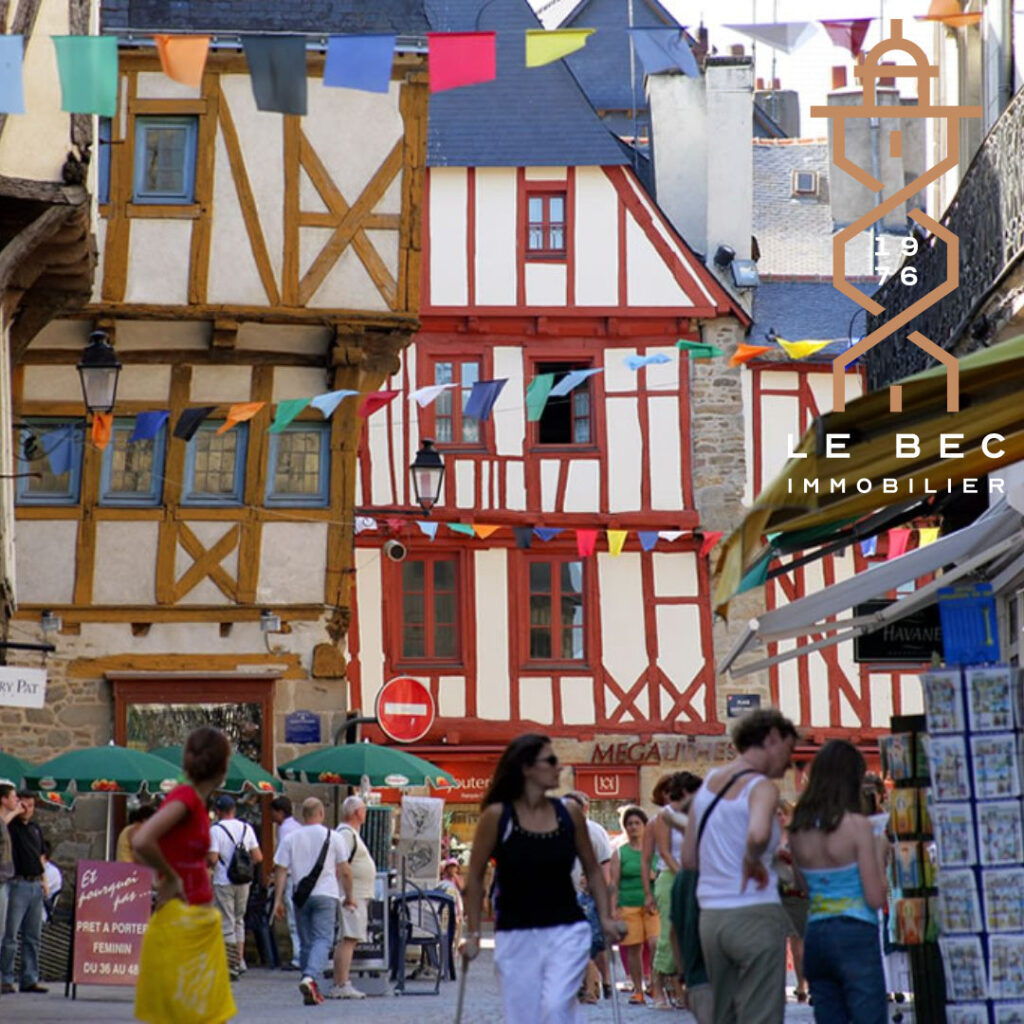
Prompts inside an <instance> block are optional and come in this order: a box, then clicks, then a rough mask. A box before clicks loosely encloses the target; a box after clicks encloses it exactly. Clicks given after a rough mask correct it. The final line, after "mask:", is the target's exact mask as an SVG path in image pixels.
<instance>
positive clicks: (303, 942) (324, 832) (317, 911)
mask: <svg viewBox="0 0 1024 1024" xmlns="http://www.w3.org/2000/svg"><path fill="white" fill-rule="evenodd" d="M302 820H303V821H304V822H305V824H304V825H303V826H302V827H301V828H297V829H294V830H293V831H292V832H290V833H289V835H288V836H286V837H285V839H284V840H283V842H281V843H280V844H279V846H278V848H277V850H276V851H275V853H274V865H275V867H274V916H275V917H277V918H278V920H283V919H284V916H285V909H284V898H285V896H284V893H285V884H286V882H287V880H288V878H289V877H291V879H292V882H293V899H295V900H296V901H297V904H296V908H295V918H296V923H297V924H298V928H299V949H300V955H299V964H300V970H301V971H302V980H301V981H300V982H299V991H300V992H301V993H302V1000H303V1002H304V1003H305V1004H306V1005H307V1006H316V1005H317V1004H318V1003H322V1002H323V1001H324V997H323V996H322V995H321V994H320V988H319V986H318V985H317V978H322V977H323V973H324V970H325V968H326V967H327V959H328V957H329V956H330V952H331V944H332V943H333V942H334V924H335V921H336V920H337V917H338V898H339V895H340V892H341V890H340V887H339V885H338V877H339V875H340V874H341V865H342V864H343V863H344V862H345V857H346V851H345V844H344V843H343V842H342V840H341V836H339V835H338V834H337V833H336V832H332V831H331V830H330V829H329V828H328V827H327V826H326V825H325V824H324V805H323V804H322V803H321V802H320V801H319V800H317V799H316V797H309V799H307V800H304V801H303V803H302ZM307 879H308V881H307ZM303 896H305V899H303ZM298 903H301V906H300V905H298Z"/></svg>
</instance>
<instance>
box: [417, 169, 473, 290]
mask: <svg viewBox="0 0 1024 1024" xmlns="http://www.w3.org/2000/svg"><path fill="white" fill-rule="evenodd" d="M427 173H428V174H429V175H430V211H429V214H430V228H429V230H430V303H431V305H434V306H464V305H465V304H466V288H467V280H468V275H467V268H466V171H465V169H464V168H462V167H443V168H438V167H432V168H431V169H430V170H429V171H428V172H427Z"/></svg>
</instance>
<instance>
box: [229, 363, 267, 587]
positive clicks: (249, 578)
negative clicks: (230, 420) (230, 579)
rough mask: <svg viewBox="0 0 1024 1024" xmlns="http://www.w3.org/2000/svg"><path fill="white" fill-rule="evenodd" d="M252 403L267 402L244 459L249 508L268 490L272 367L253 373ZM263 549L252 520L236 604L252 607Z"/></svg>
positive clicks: (245, 532) (245, 530) (244, 538)
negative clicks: (268, 430)
mask: <svg viewBox="0 0 1024 1024" xmlns="http://www.w3.org/2000/svg"><path fill="white" fill-rule="evenodd" d="M249 388H250V390H249V399H250V401H253V402H266V403H267V404H266V405H265V406H263V408H262V409H260V411H259V412H258V413H256V415H255V416H254V417H253V418H252V420H251V421H250V424H249V447H248V449H247V451H246V457H245V462H246V466H245V492H244V494H243V500H244V502H245V504H246V505H247V506H249V508H256V507H257V506H261V505H262V504H263V501H264V495H265V494H266V486H267V452H268V450H269V447H270V435H269V434H268V433H267V428H268V427H269V426H270V403H271V401H272V399H273V397H274V368H273V366H257V367H256V368H255V369H254V370H253V371H252V381H251V383H250V385H249ZM262 546H263V522H262V520H261V519H259V518H256V517H251V518H249V519H248V520H247V521H246V522H245V523H244V524H243V526H242V534H241V538H240V540H239V546H238V587H237V595H236V600H237V601H239V602H240V603H242V604H252V603H253V602H255V600H256V588H257V585H258V583H259V578H260V550H261V548H262Z"/></svg>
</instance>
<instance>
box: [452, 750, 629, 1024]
mask: <svg viewBox="0 0 1024 1024" xmlns="http://www.w3.org/2000/svg"><path fill="white" fill-rule="evenodd" d="M558 784H559V769H558V758H557V757H556V756H555V755H554V754H553V753H552V751H551V741H550V740H549V739H548V738H547V737H546V736H540V735H536V734H532V733H531V734H527V735H525V736H520V737H518V738H517V739H515V740H513V741H512V742H511V743H510V744H509V745H508V747H507V748H506V749H505V752H504V753H503V754H502V756H501V759H500V761H499V762H498V766H497V768H496V769H495V772H494V779H493V781H492V783H491V786H490V789H489V790H488V791H487V794H486V795H485V797H484V800H483V808H484V810H483V813H482V814H481V815H480V821H479V824H478V825H477V829H476V834H475V836H474V837H473V852H472V856H471V857H470V862H469V877H468V879H467V882H466V917H467V921H468V931H467V934H466V938H465V940H464V941H463V943H462V947H461V949H462V955H463V956H464V957H465V958H466V959H467V960H472V959H473V958H474V957H475V956H476V955H477V953H478V952H479V949H480V916H481V910H482V907H483V880H484V872H485V870H486V868H487V862H488V861H489V860H490V858H491V857H493V858H494V860H495V862H496V864H497V873H496V886H495V888H496V892H497V895H496V900H495V917H496V920H495V932H496V937H495V967H496V968H497V972H498V976H499V979H500V980H501V983H502V994H503V997H504V1004H505V1020H506V1022H507V1024H520V1022H523V1024H539V1022H543V1024H563V1022H565V1024H569V1022H573V1021H575V1020H576V1005H577V1004H576V992H577V990H578V989H579V985H580V980H581V978H582V976H583V971H584V969H585V968H586V965H587V960H588V959H589V956H590V926H589V925H588V924H587V923H586V920H585V918H584V915H583V913H582V911H581V910H580V907H579V904H578V903H577V901H576V891H575V888H574V886H573V883H572V867H573V862H574V861H575V859H576V858H577V857H579V859H580V862H581V863H582V865H583V869H584V871H585V872H586V874H587V880H588V881H589V883H590V891H591V892H592V893H593V896H594V899H595V902H596V904H597V909H598V913H599V914H600V916H601V922H602V924H603V926H604V930H605V932H606V933H607V936H608V940H609V942H617V941H618V932H617V930H616V923H615V921H614V920H613V919H612V917H611V915H610V912H609V900H608V890H607V888H606V886H605V882H604V877H603V876H602V874H601V869H600V867H599V866H598V864H597V858H596V857H595V856H594V851H593V849H592V847H591V845H590V837H589V835H588V832H587V827H586V822H585V821H584V819H583V815H582V814H581V812H580V810H579V808H578V807H576V805H572V806H571V807H570V806H565V805H563V804H562V803H561V802H560V801H558V800H553V799H551V798H550V797H548V796H547V791H548V790H550V789H554V788H555V787H556V786H558Z"/></svg>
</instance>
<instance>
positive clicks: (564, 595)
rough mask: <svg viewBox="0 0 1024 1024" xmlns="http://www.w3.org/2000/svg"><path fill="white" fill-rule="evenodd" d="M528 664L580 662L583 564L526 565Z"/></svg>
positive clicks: (534, 561)
mask: <svg viewBox="0 0 1024 1024" xmlns="http://www.w3.org/2000/svg"><path fill="white" fill-rule="evenodd" d="M529 601H530V650H529V660H530V661H583V659H584V651H585V649H586V648H585V639H586V638H585V635H584V625H583V563H582V562H580V561H575V560H573V561H570V560H564V561H563V560H557V559H555V560H550V561H547V560H540V559H536V560H531V561H530V563H529Z"/></svg>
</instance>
